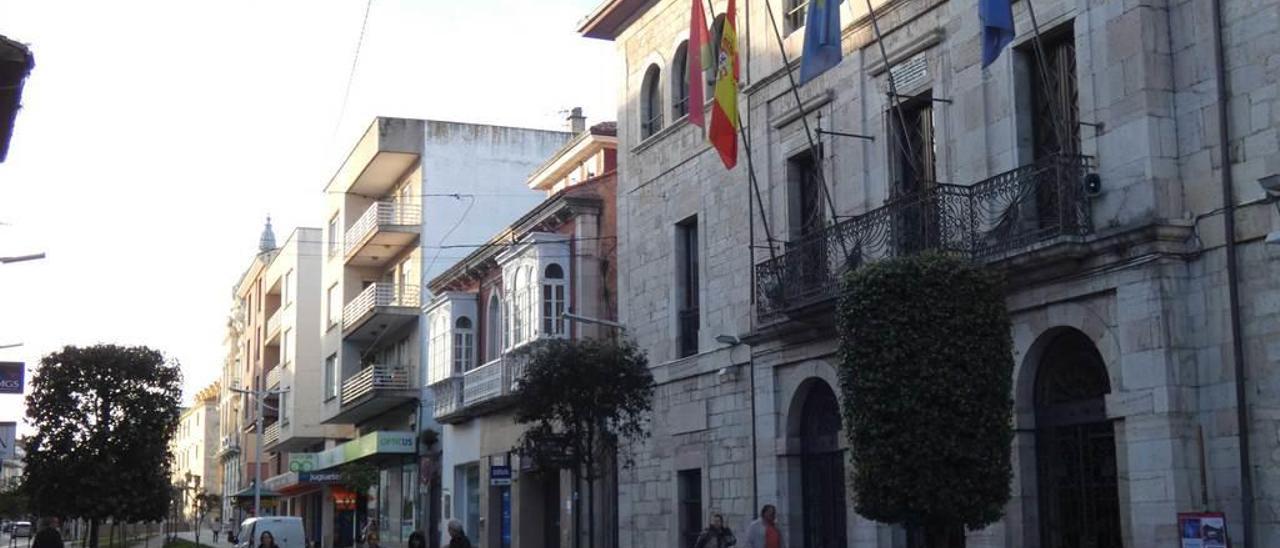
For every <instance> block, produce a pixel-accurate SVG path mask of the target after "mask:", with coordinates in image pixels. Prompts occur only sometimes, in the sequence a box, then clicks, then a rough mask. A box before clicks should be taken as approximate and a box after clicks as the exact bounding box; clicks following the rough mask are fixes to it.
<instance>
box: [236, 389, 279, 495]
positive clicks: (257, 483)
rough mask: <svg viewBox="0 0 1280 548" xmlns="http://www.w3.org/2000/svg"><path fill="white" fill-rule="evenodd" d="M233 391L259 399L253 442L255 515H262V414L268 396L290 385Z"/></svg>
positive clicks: (277, 393) (276, 393)
mask: <svg viewBox="0 0 1280 548" xmlns="http://www.w3.org/2000/svg"><path fill="white" fill-rule="evenodd" d="M231 391H232V392H235V393H237V394H243V395H245V396H248V397H251V398H254V399H256V400H258V414H257V416H256V417H254V428H253V429H254V431H255V433H254V435H255V436H256V437H257V443H255V444H253V445H254V447H253V516H254V517H262V415H263V413H264V412H265V410H264V408H265V407H266V399H267V396H271V395H279V394H284V393H286V392H288V391H289V388H288V387H284V388H277V389H274V390H272V389H267V390H245V389H243V388H234V387H232V388H231Z"/></svg>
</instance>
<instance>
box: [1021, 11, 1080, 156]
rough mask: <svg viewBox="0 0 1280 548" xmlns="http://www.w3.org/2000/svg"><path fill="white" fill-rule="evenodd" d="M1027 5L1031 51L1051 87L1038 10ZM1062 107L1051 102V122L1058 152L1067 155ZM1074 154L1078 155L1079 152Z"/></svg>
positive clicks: (1044, 78)
mask: <svg viewBox="0 0 1280 548" xmlns="http://www.w3.org/2000/svg"><path fill="white" fill-rule="evenodd" d="M1026 4H1027V15H1030V16H1031V32H1032V33H1033V35H1032V37H1031V46H1032V47H1031V49H1033V50H1035V52H1036V61H1037V62H1036V64H1037V65H1040V66H1039V71H1038V72H1040V81H1041V83H1043V84H1044V85H1046V86H1047V85H1049V72H1048V70H1049V69H1048V58H1047V57H1046V56H1045V54H1044V44H1043V43H1042V40H1041V39H1040V23H1039V22H1038V21H1037V20H1036V8H1035V6H1033V5H1032V4H1031V0H1027V2H1026ZM1061 106H1062V105H1060V104H1058V102H1057V101H1049V120H1050V122H1051V123H1053V132H1054V133H1055V134H1057V136H1058V146H1059V147H1060V148H1059V150H1058V152H1059V153H1063V154H1065V153H1066V150H1065V148H1066V146H1067V137H1068V133H1067V132H1066V131H1065V130H1064V128H1063V127H1062V125H1063V124H1062V121H1061V120H1059V118H1061V113H1059V112H1058V109H1059V108H1060V107H1061ZM1072 152H1075V153H1078V152H1079V151H1072Z"/></svg>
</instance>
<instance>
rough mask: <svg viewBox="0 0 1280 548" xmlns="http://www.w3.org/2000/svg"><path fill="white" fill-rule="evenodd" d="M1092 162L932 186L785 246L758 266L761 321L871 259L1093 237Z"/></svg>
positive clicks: (820, 294) (820, 293) (811, 300)
mask: <svg viewBox="0 0 1280 548" xmlns="http://www.w3.org/2000/svg"><path fill="white" fill-rule="evenodd" d="M1089 161H1090V159H1089V158H1088V157H1084V156H1067V155H1055V156H1050V157H1048V158H1044V159H1042V160H1039V161H1037V162H1035V163H1033V164H1029V165H1026V166H1022V167H1019V168H1017V169H1014V170H1010V171H1007V172H1004V173H1001V174H999V175H996V176H994V177H991V178H988V179H984V180H982V181H979V182H978V183H976V184H974V185H972V186H960V185H948V184H932V185H925V188H926V190H923V191H920V192H916V193H912V194H908V195H905V196H901V197H898V198H895V199H893V200H890V201H889V202H888V203H886V204H885V205H883V206H881V207H879V208H876V209H873V210H871V211H868V212H866V213H864V214H862V215H857V216H854V217H850V218H846V219H842V220H841V221H839V222H838V223H835V224H833V225H831V226H828V227H827V228H825V229H823V230H822V231H820V232H817V233H814V234H811V235H808V236H806V237H804V238H802V239H800V240H797V241H795V242H790V243H788V244H786V246H785V248H784V249H783V252H782V253H781V254H779V255H777V256H776V257H772V258H770V259H769V260H767V261H765V262H763V263H760V264H758V265H756V306H757V312H758V314H759V316H760V317H761V319H763V320H770V319H772V318H775V317H776V316H778V315H779V314H783V313H785V312H786V311H788V310H792V309H796V308H798V307H804V306H807V305H810V304H815V303H818V302H821V301H824V300H827V299H830V298H832V297H833V296H834V295H835V291H836V288H837V287H838V285H839V282H840V279H841V277H842V276H843V275H844V274H845V273H846V272H848V271H850V270H853V269H856V268H858V267H859V266H862V265H864V264H867V263H869V262H872V261H876V260H880V259H884V258H888V257H899V256H906V255H914V254H918V253H921V252H924V251H938V252H943V253H954V254H961V255H965V256H968V257H972V258H974V259H976V260H994V259H998V258H1001V257H1004V256H1007V255H1009V254H1011V253H1016V252H1019V251H1022V250H1025V249H1026V248H1028V247H1030V246H1032V245H1034V244H1036V243H1039V242H1043V241H1047V240H1052V239H1054V238H1057V237H1060V236H1081V235H1085V234H1088V233H1090V232H1091V231H1092V221H1091V219H1090V211H1089V203H1088V200H1087V197H1086V195H1085V193H1084V176H1085V174H1086V173H1087V172H1088V170H1089Z"/></svg>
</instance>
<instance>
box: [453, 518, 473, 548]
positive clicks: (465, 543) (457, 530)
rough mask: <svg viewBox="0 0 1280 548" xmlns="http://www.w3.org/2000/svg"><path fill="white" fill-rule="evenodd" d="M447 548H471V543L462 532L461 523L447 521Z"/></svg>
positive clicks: (454, 520)
mask: <svg viewBox="0 0 1280 548" xmlns="http://www.w3.org/2000/svg"><path fill="white" fill-rule="evenodd" d="M448 528H449V548H471V541H470V540H468V539H467V534H466V533H465V532H463V531H462V522H461V521H458V520H456V519H451V520H449V526H448Z"/></svg>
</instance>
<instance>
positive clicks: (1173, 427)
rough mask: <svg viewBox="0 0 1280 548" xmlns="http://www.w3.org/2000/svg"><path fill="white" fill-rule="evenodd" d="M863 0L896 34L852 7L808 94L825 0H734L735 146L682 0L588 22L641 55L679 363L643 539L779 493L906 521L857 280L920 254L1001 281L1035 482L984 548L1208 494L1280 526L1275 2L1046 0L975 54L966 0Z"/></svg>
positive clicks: (626, 92)
mask: <svg viewBox="0 0 1280 548" xmlns="http://www.w3.org/2000/svg"><path fill="white" fill-rule="evenodd" d="M709 4H711V5H712V7H713V8H714V10H715V13H714V14H712V17H709V20H713V21H714V20H717V19H718V18H719V16H720V14H722V13H723V11H724V9H725V4H726V2H725V1H722V0H715V1H713V2H710V3H709ZM870 4H872V5H873V6H874V9H875V15H876V21H875V22H876V23H878V26H879V31H878V32H877V31H876V30H875V28H874V25H873V21H872V18H871V17H870V16H869V13H868V11H867V6H868V4H867V3H865V2H862V1H856V0H855V1H847V2H843V3H842V4H841V5H840V10H841V16H842V20H843V32H842V47H843V52H844V60H843V61H842V62H841V63H840V64H839V65H838V66H836V67H835V68H833V69H832V70H830V71H828V72H827V73H825V74H824V75H822V76H820V77H818V78H817V79H815V80H813V81H811V82H809V83H807V84H805V85H804V86H801V87H800V88H799V89H798V95H799V100H798V101H797V99H796V96H795V95H793V92H792V89H791V84H790V79H789V78H788V76H787V72H786V71H785V70H783V69H784V67H785V66H786V65H785V64H784V62H783V53H782V52H784V51H785V55H786V58H787V59H788V60H790V61H792V62H793V63H794V62H795V61H796V60H797V59H798V57H799V55H800V52H801V48H802V46H803V34H804V33H803V32H802V30H803V29H802V25H803V21H804V18H803V12H804V7H803V2H795V1H789V0H772V1H769V2H764V1H752V2H739V13H738V14H737V27H738V29H739V36H740V39H741V44H740V49H741V51H742V52H743V71H742V81H741V95H740V101H741V111H742V118H743V123H744V127H745V128H746V134H747V136H748V137H749V139H750V147H746V146H745V145H746V143H743V148H744V151H743V153H745V152H746V150H745V149H747V148H749V149H750V154H751V158H750V159H748V158H746V157H745V154H743V155H742V156H740V159H739V162H738V166H737V167H736V168H735V169H734V170H725V169H724V167H723V165H722V164H721V163H720V160H719V158H718V157H717V156H716V154H715V152H714V151H713V150H712V149H711V148H710V147H709V146H708V145H707V144H706V142H705V140H704V138H703V137H702V135H701V133H700V132H699V129H698V128H697V127H694V126H692V125H690V124H688V123H687V121H686V119H685V113H687V111H688V105H687V101H686V100H685V97H687V89H688V84H687V83H686V82H685V79H684V77H683V75H684V73H685V70H684V68H683V62H684V61H683V59H684V58H685V53H684V52H685V44H684V40H685V38H686V36H687V32H688V25H689V2H687V1H685V0H656V1H641V0H609V1H607V2H605V4H604V5H603V6H601V7H600V8H599V9H598V10H597V11H596V12H594V13H593V14H591V15H590V16H589V17H588V18H587V19H586V20H585V22H584V23H583V25H582V29H581V30H582V32H583V34H585V35H586V36H588V37H592V38H602V39H608V40H613V41H615V42H616V43H617V45H618V49H619V52H620V54H621V55H622V57H623V60H624V62H623V66H624V67H625V69H624V70H625V73H624V74H623V78H622V82H623V84H622V88H621V89H620V90H619V93H620V96H619V105H620V107H619V112H618V135H619V150H620V151H621V152H620V154H619V173H620V176H619V183H618V209H619V211H618V215H619V217H618V231H619V243H618V256H619V261H620V265H619V266H620V268H619V273H620V274H619V287H620V289H621V293H620V294H619V306H620V320H621V321H622V323H623V324H625V325H626V326H627V329H628V330H629V331H630V332H631V333H632V334H633V335H634V336H635V337H636V338H637V339H638V340H639V342H640V344H641V346H642V347H644V348H646V349H647V350H648V352H649V355H650V359H651V362H652V363H653V367H654V368H653V373H654V376H655V378H656V379H657V380H658V383H659V387H658V391H657V398H658V400H657V401H656V402H655V403H654V409H655V412H654V416H653V423H652V438H651V439H649V440H648V441H646V442H645V443H644V444H643V445H641V446H638V447H634V448H633V450H634V454H635V456H636V458H637V462H636V465H635V466H634V467H632V468H629V469H625V470H623V471H622V472H621V475H620V485H619V492H620V494H619V513H620V515H621V522H620V524H619V528H620V532H619V535H620V540H621V546H623V547H648V546H688V545H689V540H690V539H691V538H692V536H691V535H692V534H693V533H694V532H696V531H697V529H699V528H700V527H702V525H703V524H704V523H705V520H706V518H707V515H708V514H709V513H710V512H720V513H723V514H724V515H725V518H726V521H727V523H728V524H730V526H732V527H734V529H735V530H738V529H739V528H741V527H743V526H744V525H745V524H746V523H747V522H748V521H749V519H750V518H751V517H752V515H753V514H754V512H755V509H756V508H758V507H759V506H760V505H763V504H766V503H773V504H777V505H778V506H779V510H780V518H779V520H780V525H781V527H782V530H783V533H784V535H785V536H786V538H787V539H788V541H789V543H790V544H789V545H790V546H797V547H805V548H812V547H828V546H860V547H861V546H867V547H871V546H875V547H896V546H903V545H905V540H906V539H905V533H904V531H902V530H901V528H899V527H896V526H890V525H886V524H879V523H874V522H871V521H869V520H867V519H865V518H862V517H860V516H859V515H857V514H856V513H855V512H854V511H853V508H854V496H855V494H854V493H852V492H851V491H850V490H849V489H848V487H847V486H846V482H847V480H846V478H847V471H848V462H847V449H848V447H847V445H846V443H847V442H846V441H845V438H844V436H843V435H838V434H839V433H840V426H841V425H840V418H839V414H838V406H839V405H840V399H841V396H839V390H838V387H839V384H838V382H837V366H838V356H837V354H836V351H837V337H836V334H835V331H834V327H833V325H832V320H833V314H832V311H833V309H834V287H835V285H834V284H835V282H836V280H837V279H838V277H839V276H840V275H841V274H842V273H843V272H845V271H847V270H849V269H851V268H857V267H858V266H859V265H860V264H863V263H865V262H867V261H872V260H877V259H880V258H883V257H889V256H896V255H904V254H911V253H916V252H920V251H924V250H929V249H937V250H942V251H947V252H952V253H959V254H964V255H966V256H969V257H972V258H973V259H975V260H978V261H982V262H985V263H988V264H991V265H992V266H994V267H996V268H1000V269H1002V270H1003V271H1005V272H1006V273H1007V275H1008V280H1009V294H1008V301H1007V302H1008V307H1009V310H1010V313H1011V315H1012V319H1013V333H1012V336H1013V342H1014V352H1015V356H1014V360H1015V364H1016V369H1015V371H1014V379H1015V391H1014V393H1013V394H1011V397H1012V399H1013V401H1014V407H1015V421H1016V424H1015V427H1016V432H1017V433H1016V439H1015V443H1014V445H1013V447H1012V448H1011V450H1012V451H1013V462H1014V475H1013V478H1012V482H1011V484H1010V489H1011V495H1012V496H1011V499H1010V502H1009V504H1008V506H1007V507H1006V508H1005V515H1004V518H1003V519H1002V520H1001V521H999V522H998V523H996V524H994V525H992V526H990V527H988V528H986V529H984V530H981V531H973V532H970V533H969V536H968V545H969V546H971V547H988V546H990V547H1034V546H1042V547H1045V548H1050V547H1053V548H1056V547H1067V546H1136V547H1147V546H1152V547H1154V546H1170V545H1175V544H1176V543H1177V538H1178V533H1179V532H1178V527H1177V514H1178V512H1190V511H1221V512H1225V515H1226V518H1227V523H1228V532H1229V534H1230V536H1231V537H1232V540H1233V543H1234V544H1233V545H1237V546H1241V545H1244V546H1269V545H1270V543H1272V542H1274V541H1275V539H1277V538H1280V510H1278V509H1280V498H1277V495H1276V493H1280V460H1277V459H1278V458H1280V457H1278V456H1280V436H1277V431H1280V422H1278V421H1280V391H1277V390H1276V389H1275V386H1277V384H1278V383H1280V371H1277V369H1280V342H1277V341H1280V322H1277V320H1280V304H1278V303H1280V274H1278V272H1280V247H1277V246H1270V245H1266V244H1264V237H1265V236H1266V234H1267V233H1268V232H1270V231H1273V230H1275V229H1276V227H1277V226H1280V215H1277V211H1276V209H1275V208H1274V207H1273V206H1272V205H1271V204H1269V203H1266V202H1267V195H1266V193H1264V191H1263V190H1262V189H1261V188H1260V186H1259V184H1258V182H1259V180H1261V179H1264V178H1266V177H1268V176H1274V175H1275V174H1276V173H1277V172H1280V103H1277V94H1278V93H1280V89H1278V86H1280V84H1278V83H1277V80H1278V79H1280V78H1278V76H1280V64H1277V63H1276V59H1278V58H1280V41H1277V40H1275V39H1274V33H1275V31H1276V29H1277V21H1278V20H1280V5H1277V4H1276V3H1275V2H1271V1H1264V0H1169V1H1161V2H1143V1H1130V0H1095V1H1084V0H1034V6H1029V3H1028V2H1027V1H1025V0H1024V1H1021V2H1016V3H1014V6H1013V10H1014V17H1015V21H1016V27H1017V37H1016V39H1015V41H1014V43H1013V44H1012V45H1011V46H1010V47H1009V48H1008V49H1007V50H1005V51H1004V53H1003V54H1002V55H1001V57H1000V58H999V59H998V60H997V61H996V62H995V63H994V64H992V65H991V66H990V67H987V68H985V69H984V68H982V67H981V65H980V59H981V50H982V43H981V36H980V22H979V19H978V10H977V7H976V5H975V3H974V2H951V1H945V0H913V1H903V0H875V1H873V2H871V3H870ZM1029 7H1034V9H1035V11H1036V13H1035V15H1036V19H1037V21H1036V22H1037V23H1038V27H1039V33H1038V35H1039V37H1040V40H1039V41H1038V43H1037V41H1036V40H1033V38H1034V37H1035V36H1036V35H1037V33H1036V32H1035V31H1034V29H1033V25H1032V21H1031V13H1030V12H1029V10H1028V8H1029ZM1219 7H1220V14H1221V16H1220V17H1218V16H1217V8H1219ZM770 10H772V12H770ZM775 24H776V25H777V29H776V31H777V32H776V33H775V27H774V25H775ZM716 28H717V29H718V28H719V23H718V22H717V24H716ZM877 36H882V37H883V40H882V41H880V40H878V39H877ZM1219 37H1221V46H1222V47H1221V52H1222V55H1221V57H1218V56H1216V55H1215V52H1216V51H1217V49H1216V47H1215V45H1216V43H1217V39H1218V38H1219ZM714 41H715V39H714V38H713V43H714ZM1219 71H1221V72H1222V73H1223V74H1224V76H1225V78H1224V79H1222V80H1220V79H1219V78H1218V73H1219ZM890 75H892V78H893V82H894V84H895V85H894V86H893V87H892V88H891V87H890V86H889V79H890ZM708 106H709V105H708ZM694 107H695V108H696V107H697V105H695V106H694ZM1220 114H1221V115H1220ZM818 128H821V129H822V130H824V132H818V131H815V130H816V129H818ZM830 132H836V133H830ZM806 135H808V136H809V137H807V136H806ZM855 135H857V136H862V137H856V136H855ZM810 137H811V138H812V140H813V142H812V143H811V142H810ZM871 138H873V139H874V140H872V139H871ZM749 168H751V169H753V170H754V175H755V179H756V181H757V182H758V186H757V187H756V188H753V186H752V183H751V178H750V177H749V176H748V175H749ZM1228 233H1232V236H1231V237H1230V238H1228V237H1227V236H1226V235H1227V234H1228ZM1233 300H1235V302H1236V303H1237V304H1235V305H1233ZM1238 371H1243V373H1244V374H1243V377H1241V376H1240V375H1238ZM1242 400H1243V402H1244V405H1243V406H1241V405H1240V403H1241V401H1242ZM1244 446H1247V447H1248V448H1249V450H1248V451H1246V452H1242V451H1241V447H1244ZM921 449H922V450H927V448H921ZM1242 480H1243V482H1242ZM1248 537H1251V538H1248Z"/></svg>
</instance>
